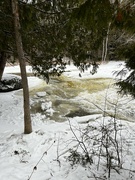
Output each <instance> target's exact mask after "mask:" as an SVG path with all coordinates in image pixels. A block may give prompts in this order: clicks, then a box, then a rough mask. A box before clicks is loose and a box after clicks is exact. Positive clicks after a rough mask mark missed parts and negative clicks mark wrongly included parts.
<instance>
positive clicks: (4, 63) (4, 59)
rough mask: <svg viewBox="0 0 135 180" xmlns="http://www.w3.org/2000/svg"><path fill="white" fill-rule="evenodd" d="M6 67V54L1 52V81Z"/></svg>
mask: <svg viewBox="0 0 135 180" xmlns="http://www.w3.org/2000/svg"><path fill="white" fill-rule="evenodd" d="M5 66H6V53H4V52H1V53H0V81H1V79H2V76H3V72H4V69H5Z"/></svg>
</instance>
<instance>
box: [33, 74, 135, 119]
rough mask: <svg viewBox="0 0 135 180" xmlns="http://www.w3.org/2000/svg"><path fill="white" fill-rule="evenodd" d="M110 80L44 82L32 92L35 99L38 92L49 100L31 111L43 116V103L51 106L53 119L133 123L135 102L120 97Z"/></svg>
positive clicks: (59, 79)
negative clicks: (96, 116)
mask: <svg viewBox="0 0 135 180" xmlns="http://www.w3.org/2000/svg"><path fill="white" fill-rule="evenodd" d="M114 82H115V81H114V80H113V79H110V78H95V79H73V78H70V77H66V76H64V75H62V76H60V77H52V78H51V80H50V83H49V84H46V83H45V82H43V83H42V84H41V85H40V86H38V87H36V88H34V89H31V90H30V95H31V97H32V98H33V99H34V97H35V94H36V92H46V96H45V97H42V98H41V100H40V101H36V102H37V103H35V104H34V105H33V106H32V108H31V111H32V112H34V113H39V112H40V113H42V114H44V111H42V110H41V104H42V102H49V101H51V102H52V109H53V113H52V114H51V117H50V119H52V120H54V121H58V122H61V121H65V120H67V118H69V117H75V116H86V115H93V114H100V115H102V116H110V117H116V118H118V119H122V120H129V121H134V118H135V115H134V114H135V110H134V108H133V106H134V105H135V102H134V101H132V98H131V97H126V96H120V95H118V93H117V89H116V87H115V86H114Z"/></svg>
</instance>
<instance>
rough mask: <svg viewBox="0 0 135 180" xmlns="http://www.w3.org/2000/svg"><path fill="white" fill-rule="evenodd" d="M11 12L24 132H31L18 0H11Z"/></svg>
mask: <svg viewBox="0 0 135 180" xmlns="http://www.w3.org/2000/svg"><path fill="white" fill-rule="evenodd" d="M12 12H13V17H14V30H15V39H16V48H17V53H18V58H19V63H20V69H21V77H22V86H23V100H24V133H25V134H29V133H31V132H32V125H31V117H30V102H29V88H28V80H27V74H26V63H25V58H24V51H23V45H22V37H21V33H20V29H21V26H20V20H19V11H18V0H12Z"/></svg>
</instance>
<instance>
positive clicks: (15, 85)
mask: <svg viewBox="0 0 135 180" xmlns="http://www.w3.org/2000/svg"><path fill="white" fill-rule="evenodd" d="M21 88H22V80H21V77H20V76H17V75H12V74H6V75H4V76H3V78H2V80H1V81H0V92H9V91H14V90H18V89H21Z"/></svg>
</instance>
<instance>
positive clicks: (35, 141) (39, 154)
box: [0, 62, 135, 180]
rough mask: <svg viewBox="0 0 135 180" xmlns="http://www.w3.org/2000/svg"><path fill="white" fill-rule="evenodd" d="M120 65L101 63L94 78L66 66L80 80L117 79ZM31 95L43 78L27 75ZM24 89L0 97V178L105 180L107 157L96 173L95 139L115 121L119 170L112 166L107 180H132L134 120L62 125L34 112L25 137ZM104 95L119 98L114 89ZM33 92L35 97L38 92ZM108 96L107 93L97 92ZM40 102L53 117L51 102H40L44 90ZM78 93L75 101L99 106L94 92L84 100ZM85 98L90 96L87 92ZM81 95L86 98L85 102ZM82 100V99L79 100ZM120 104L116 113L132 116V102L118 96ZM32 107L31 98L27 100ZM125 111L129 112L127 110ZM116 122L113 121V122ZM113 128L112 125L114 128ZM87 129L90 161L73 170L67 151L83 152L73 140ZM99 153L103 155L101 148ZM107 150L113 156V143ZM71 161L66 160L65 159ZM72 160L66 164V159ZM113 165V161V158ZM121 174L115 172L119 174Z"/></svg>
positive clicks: (92, 119) (97, 117)
mask: <svg viewBox="0 0 135 180" xmlns="http://www.w3.org/2000/svg"><path fill="white" fill-rule="evenodd" d="M123 67H124V63H123V62H109V63H106V64H101V65H100V67H99V70H98V72H97V74H95V75H90V74H89V71H86V72H85V73H82V77H79V76H78V74H79V71H78V70H77V68H76V67H74V66H73V65H71V66H68V67H67V71H66V72H65V73H64V75H65V76H68V77H72V78H74V79H79V78H84V79H86V78H115V77H113V72H114V71H115V70H120V69H121V68H123ZM27 71H28V72H32V70H31V67H27ZM19 72H20V70H19V67H18V66H14V67H6V69H5V73H19ZM28 82H29V88H30V91H31V90H33V89H36V88H37V87H40V86H41V85H43V84H44V82H43V80H41V79H38V78H37V77H28ZM20 92H22V90H17V91H13V92H8V93H0V180H7V179H9V180H63V179H66V180H88V179H92V180H94V179H100V178H101V179H109V178H108V177H107V175H108V170H107V168H106V166H105V164H106V157H101V159H100V168H99V169H98V170H97V164H98V162H99V154H97V153H98V152H99V151H98V149H99V145H100V143H101V142H100V141H98V143H97V142H96V140H98V138H99V139H100V138H101V137H102V133H101V128H102V127H103V126H104V127H106V128H107V129H109V128H112V123H113V122H115V121H116V123H117V128H118V132H117V140H118V145H119V148H120V156H121V161H122V166H123V169H118V168H112V169H111V177H110V179H111V180H115V179H116V180H128V179H135V123H134V119H132V122H131V119H128V115H127V116H126V120H125V119H122V118H121V119H116V118H112V117H109V116H108V114H107V115H105V116H103V114H102V113H101V112H100V113H97V114H92V115H87V116H84V117H74V118H67V121H65V122H61V123H60V122H55V121H54V120H52V119H51V115H50V116H49V117H50V118H48V117H46V115H45V114H44V113H40V112H37V113H36V114H32V125H33V132H32V133H31V134H29V135H25V134H23V98H22V93H20ZM110 92H111V93H110V94H109V95H108V96H109V98H110V99H109V100H111V102H115V101H116V99H117V97H116V96H117V94H116V92H114V93H113V90H111V91H110ZM36 93H37V94H36ZM100 94H102V95H103V96H104V97H106V91H101V92H100ZM35 95H36V96H37V99H36V100H35V102H37V101H38V98H39V99H40V98H41V99H40V100H41V102H42V103H41V105H42V110H43V111H48V113H50V114H52V113H53V107H52V103H51V102H50V101H49V100H48V101H47V103H45V101H43V100H42V98H44V96H45V97H46V93H45V92H40V91H39V92H35ZM84 95H86V94H85V93H81V94H80V97H76V99H77V101H82V103H89V102H87V101H88V100H89V98H91V99H90V100H91V102H92V103H94V104H97V105H98V106H100V104H99V100H98V99H96V98H97V97H96V93H93V99H92V96H87V97H86V96H84ZM87 95H88V94H87ZM84 97H85V98H84ZM83 98H84V99H83ZM122 98H123V99H122V100H123V101H119V104H118V105H119V106H120V107H122V108H123V106H122V105H123V104H124V107H125V108H126V110H124V109H121V111H120V114H121V115H123V114H124V111H125V112H132V110H134V106H135V100H132V103H130V102H129V100H130V98H131V97H122ZM31 103H33V99H31ZM112 107H114V106H110V109H105V110H106V111H107V112H109V113H113V112H114V110H115V107H114V108H113V109H112ZM127 110H128V111H127ZM114 124H115V123H114ZM114 124H113V125H114ZM87 128H90V131H89V134H88V135H89V139H90V141H89V139H87V141H86V142H84V144H83V143H82V144H81V143H79V144H81V145H82V146H83V145H85V146H86V147H87V149H88V151H89V152H90V153H91V156H92V159H93V163H92V164H91V165H90V164H89V163H88V164H87V165H86V166H82V165H81V164H79V163H78V164H75V165H74V166H72V163H73V162H72V157H71V156H70V155H71V154H70V152H71V151H72V150H78V151H79V152H82V148H81V146H79V145H78V141H77V139H79V138H80V141H81V142H82V141H83V140H84V139H83V138H82V135H84V134H83V132H84V130H85V129H87ZM114 135H115V134H114V131H113V132H111V131H110V136H111V137H112V138H113V137H114ZM102 150H103V153H105V151H104V149H103V148H102ZM109 151H110V152H111V153H113V154H114V155H116V154H115V148H114V146H113V144H111V145H110V148H109ZM69 157H70V158H69ZM68 159H69V160H70V161H69V160H68ZM113 161H114V159H113ZM117 171H119V173H117Z"/></svg>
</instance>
